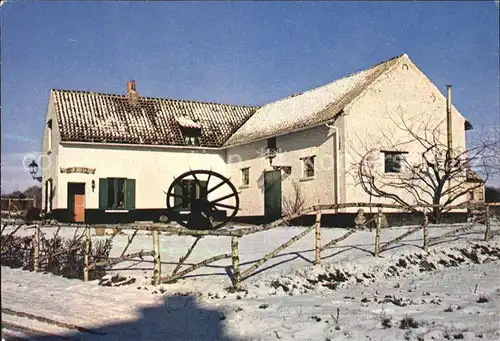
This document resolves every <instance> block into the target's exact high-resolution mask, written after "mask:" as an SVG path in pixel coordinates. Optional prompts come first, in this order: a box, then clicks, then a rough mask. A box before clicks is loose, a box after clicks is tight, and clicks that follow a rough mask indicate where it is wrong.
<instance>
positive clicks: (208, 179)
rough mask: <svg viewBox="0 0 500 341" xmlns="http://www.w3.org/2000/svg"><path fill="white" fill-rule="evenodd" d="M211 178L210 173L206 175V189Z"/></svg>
mask: <svg viewBox="0 0 500 341" xmlns="http://www.w3.org/2000/svg"><path fill="white" fill-rule="evenodd" d="M211 177H212V173H208V178H207V185H206V186H207V188H208V183H209V182H210V178H211Z"/></svg>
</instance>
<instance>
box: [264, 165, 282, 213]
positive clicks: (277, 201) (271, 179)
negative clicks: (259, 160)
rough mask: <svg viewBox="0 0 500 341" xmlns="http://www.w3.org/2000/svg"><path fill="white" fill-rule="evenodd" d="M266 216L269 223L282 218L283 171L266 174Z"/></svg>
mask: <svg viewBox="0 0 500 341" xmlns="http://www.w3.org/2000/svg"><path fill="white" fill-rule="evenodd" d="M264 216H265V218H266V220H267V221H274V220H277V219H279V218H281V171H279V170H278V171H270V172H265V173H264Z"/></svg>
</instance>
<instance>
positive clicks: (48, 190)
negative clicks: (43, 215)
mask: <svg viewBox="0 0 500 341" xmlns="http://www.w3.org/2000/svg"><path fill="white" fill-rule="evenodd" d="M53 197H54V193H53V192H52V179H48V180H47V181H45V205H44V207H45V212H47V213H48V212H50V211H52V199H53Z"/></svg>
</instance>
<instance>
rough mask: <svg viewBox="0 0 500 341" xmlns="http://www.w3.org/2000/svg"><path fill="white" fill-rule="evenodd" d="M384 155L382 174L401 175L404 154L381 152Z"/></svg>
mask: <svg viewBox="0 0 500 341" xmlns="http://www.w3.org/2000/svg"><path fill="white" fill-rule="evenodd" d="M383 153H384V172H385V173H401V172H402V171H403V162H404V160H405V156H404V155H405V154H407V153H406V152H383Z"/></svg>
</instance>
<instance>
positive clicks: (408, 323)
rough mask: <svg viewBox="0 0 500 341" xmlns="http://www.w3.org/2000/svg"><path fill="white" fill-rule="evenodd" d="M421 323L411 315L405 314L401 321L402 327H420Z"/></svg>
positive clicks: (400, 325)
mask: <svg viewBox="0 0 500 341" xmlns="http://www.w3.org/2000/svg"><path fill="white" fill-rule="evenodd" d="M419 326H420V323H418V321H416V320H415V319H414V318H413V317H411V316H405V317H404V318H403V319H402V320H401V322H400V323H399V328H400V329H408V328H418V327H419Z"/></svg>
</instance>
